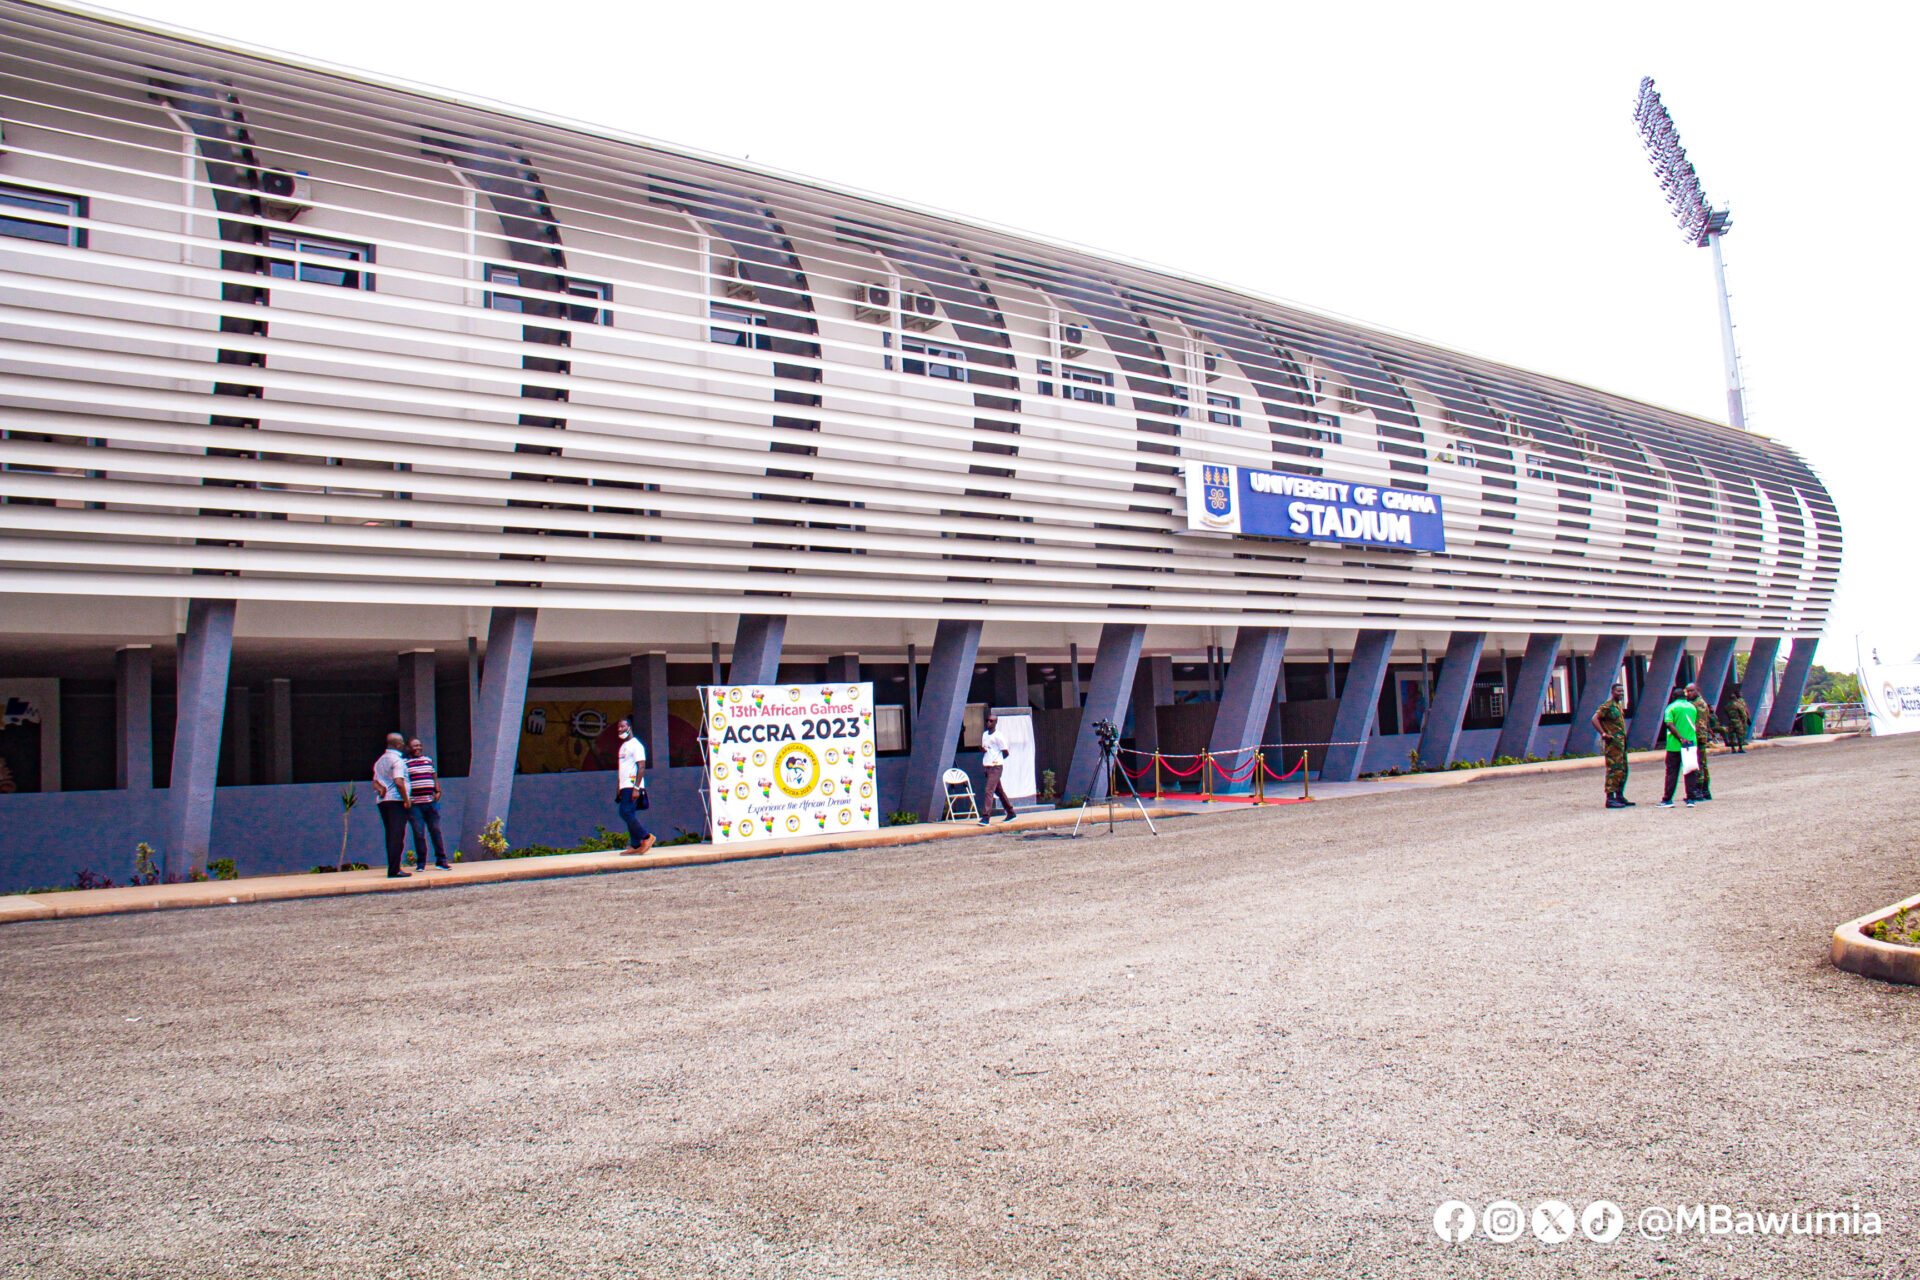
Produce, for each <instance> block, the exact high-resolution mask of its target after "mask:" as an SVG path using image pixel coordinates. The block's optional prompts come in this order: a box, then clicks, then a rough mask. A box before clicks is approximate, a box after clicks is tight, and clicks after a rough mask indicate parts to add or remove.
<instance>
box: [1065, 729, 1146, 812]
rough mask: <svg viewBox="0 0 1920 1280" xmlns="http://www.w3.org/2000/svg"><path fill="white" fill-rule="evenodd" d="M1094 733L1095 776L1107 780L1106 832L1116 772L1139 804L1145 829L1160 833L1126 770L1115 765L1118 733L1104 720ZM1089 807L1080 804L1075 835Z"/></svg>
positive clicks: (1129, 793) (1111, 809) (1111, 808)
mask: <svg viewBox="0 0 1920 1280" xmlns="http://www.w3.org/2000/svg"><path fill="white" fill-rule="evenodd" d="M1094 735H1095V737H1096V738H1097V739H1098V740H1099V742H1100V773H1099V774H1098V775H1096V776H1100V777H1104V778H1106V779H1107V780H1108V784H1107V834H1109V835H1111V834H1113V806H1114V795H1113V784H1112V779H1113V775H1114V774H1116V773H1118V774H1119V775H1120V781H1121V783H1122V784H1123V785H1124V786H1125V787H1126V789H1127V794H1128V795H1130V796H1132V797H1133V802H1134V803H1135V804H1136V805H1139V806H1140V816H1141V817H1142V818H1145V819H1146V822H1147V830H1149V831H1151V832H1153V834H1154V835H1156V836H1158V835H1159V834H1160V828H1158V827H1156V826H1154V825H1153V815H1152V814H1150V813H1148V812H1147V803H1146V801H1144V800H1142V799H1141V798H1140V793H1139V792H1138V791H1135V790H1134V789H1133V779H1132V778H1129V777H1128V776H1127V771H1126V770H1125V769H1123V768H1116V767H1115V765H1116V762H1115V758H1114V753H1115V751H1116V750H1117V749H1118V747H1119V745H1120V742H1119V738H1120V735H1119V734H1118V732H1116V731H1113V728H1112V726H1111V725H1110V724H1108V723H1107V722H1106V721H1104V720H1103V721H1101V722H1100V724H1097V725H1095V726H1094ZM1091 807H1092V806H1091V805H1090V804H1083V805H1081V806H1080V816H1079V817H1077V818H1075V819H1074V820H1073V832H1072V834H1073V835H1075V836H1077V835H1079V834H1080V824H1081V823H1082V822H1085V821H1086V820H1087V810H1088V809H1089V808H1091Z"/></svg>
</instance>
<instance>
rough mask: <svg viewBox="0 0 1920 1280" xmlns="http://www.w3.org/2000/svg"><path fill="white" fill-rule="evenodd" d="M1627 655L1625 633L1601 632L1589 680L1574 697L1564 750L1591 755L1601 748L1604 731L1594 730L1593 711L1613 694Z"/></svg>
mask: <svg viewBox="0 0 1920 1280" xmlns="http://www.w3.org/2000/svg"><path fill="white" fill-rule="evenodd" d="M1626 659H1627V638H1626V637H1625V636H1601V637H1600V640H1599V643H1597V644H1595V645H1594V646H1593V657H1592V658H1590V659H1588V661H1587V679H1586V683H1585V684H1583V685H1581V686H1580V696H1579V697H1577V698H1575V699H1574V700H1573V723H1572V724H1570V725H1568V726H1567V745H1566V746H1564V747H1562V748H1561V750H1562V751H1563V752H1564V753H1565V754H1567V755H1570V756H1575V755H1587V754H1590V753H1592V752H1594V751H1597V750H1599V748H1600V735H1599V734H1597V733H1595V732H1594V731H1593V713H1594V712H1596V711H1598V710H1599V709H1600V705H1601V704H1602V703H1604V702H1605V701H1606V700H1607V699H1608V698H1610V697H1612V696H1613V682H1614V680H1615V679H1616V678H1618V677H1619V675H1620V664H1621V663H1623V662H1625V661H1626Z"/></svg>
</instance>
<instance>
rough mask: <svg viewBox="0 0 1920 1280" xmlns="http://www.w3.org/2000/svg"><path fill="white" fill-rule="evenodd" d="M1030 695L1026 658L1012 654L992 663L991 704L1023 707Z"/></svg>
mask: <svg viewBox="0 0 1920 1280" xmlns="http://www.w3.org/2000/svg"><path fill="white" fill-rule="evenodd" d="M1031 696H1032V695H1031V694H1030V693H1028V692H1027V660H1026V658H1025V657H1024V656H1022V655H1020V654H1013V655H1011V656H1009V657H1005V658H1002V659H1000V661H998V662H996V663H994V664H993V705H994V706H996V707H1024V706H1026V705H1027V700H1028V698H1030V697H1031Z"/></svg>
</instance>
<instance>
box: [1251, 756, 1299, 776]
mask: <svg viewBox="0 0 1920 1280" xmlns="http://www.w3.org/2000/svg"><path fill="white" fill-rule="evenodd" d="M1306 765H1307V758H1306V757H1305V756H1301V757H1300V762H1299V763H1298V764H1296V765H1294V766H1293V768H1291V769H1289V770H1287V771H1286V772H1285V773H1275V772H1274V771H1273V770H1272V769H1271V768H1267V776H1268V777H1269V778H1272V779H1273V780H1274V781H1275V782H1285V781H1286V780H1287V779H1288V778H1291V777H1292V776H1293V775H1294V774H1296V773H1298V772H1300V770H1302V769H1304V768H1306ZM1262 767H1263V768H1266V765H1265V764H1264V762H1263V763H1262Z"/></svg>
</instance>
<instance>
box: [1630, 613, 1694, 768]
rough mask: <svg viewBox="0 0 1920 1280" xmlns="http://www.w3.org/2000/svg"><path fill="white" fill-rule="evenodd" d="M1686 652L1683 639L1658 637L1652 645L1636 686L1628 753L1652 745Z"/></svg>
mask: <svg viewBox="0 0 1920 1280" xmlns="http://www.w3.org/2000/svg"><path fill="white" fill-rule="evenodd" d="M1686 651H1687V641H1686V637H1685V636H1662V637H1660V639H1658V640H1656V641H1655V642H1654V645H1653V657H1651V658H1649V659H1648V660H1647V674H1646V678H1645V679H1644V680H1642V681H1641V683H1640V688H1641V695H1640V705H1639V706H1637V707H1635V708H1634V709H1633V723H1632V724H1631V725H1630V726H1628V728H1627V746H1628V747H1629V748H1631V749H1632V750H1634V751H1645V750H1646V749H1647V748H1649V747H1651V746H1652V745H1653V743H1654V737H1655V735H1656V734H1657V733H1658V732H1659V729H1660V722H1661V721H1662V720H1663V719H1665V717H1666V714H1667V695H1668V694H1669V693H1671V692H1672V691H1673V682H1674V681H1675V680H1676V679H1677V678H1678V677H1679V674H1680V655H1681V654H1683V653H1685V652H1686Z"/></svg>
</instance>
